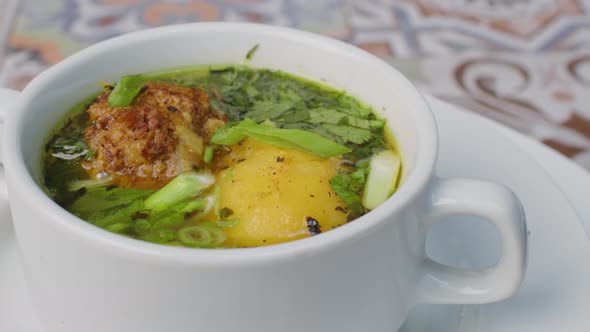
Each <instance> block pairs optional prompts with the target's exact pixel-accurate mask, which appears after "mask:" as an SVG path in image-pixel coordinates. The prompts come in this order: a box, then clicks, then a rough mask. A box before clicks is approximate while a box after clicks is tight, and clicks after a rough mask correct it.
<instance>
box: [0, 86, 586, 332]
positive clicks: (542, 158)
mask: <svg viewBox="0 0 590 332" xmlns="http://www.w3.org/2000/svg"><path fill="white" fill-rule="evenodd" d="M427 100H428V102H429V104H430V105H431V107H432V109H433V112H434V114H435V116H436V119H437V123H438V127H439V132H440V134H439V136H440V149H439V150H440V153H439V158H438V160H437V166H436V169H437V171H438V172H439V174H441V175H445V176H459V177H471V178H475V179H482V180H489V181H496V182H499V183H504V184H506V185H507V186H508V187H510V188H511V189H512V190H514V191H515V193H516V194H517V195H518V196H519V197H520V198H521V200H522V202H523V205H524V209H525V211H526V214H527V216H528V218H529V223H528V227H529V229H531V230H533V231H534V232H532V233H531V237H530V241H529V248H530V250H529V265H528V270H527V275H526V277H525V280H524V282H523V285H522V287H521V288H520V290H519V291H518V292H517V293H516V294H515V295H514V296H513V297H511V298H510V299H507V300H504V301H500V302H498V303H496V304H491V305H477V304H475V305H440V304H436V305H425V304H422V305H418V306H417V307H416V308H415V309H413V310H412V311H411V313H410V316H409V318H408V319H407V321H406V323H405V324H404V326H403V328H402V332H512V331H514V332H554V331H572V332H585V331H589V330H590V315H588V314H587V294H590V284H589V283H588V282H587V281H588V280H590V237H589V238H587V237H585V236H584V232H583V230H582V226H581V225H580V222H582V224H583V225H584V226H585V227H589V226H590V218H583V216H590V206H588V204H586V203H585V202H584V200H583V199H582V200H579V199H578V198H579V197H582V198H583V197H584V195H585V193H586V192H587V190H588V188H589V187H590V174H588V173H586V172H584V171H583V170H580V169H579V167H577V166H576V165H574V164H573V163H572V162H571V161H569V160H567V159H565V158H563V157H561V156H560V155H558V154H556V153H554V152H553V151H552V150H550V149H548V148H546V147H544V146H542V145H540V144H538V143H537V142H536V141H533V140H531V139H528V138H526V137H525V136H522V135H520V134H518V133H516V132H513V131H511V130H509V129H506V128H505V127H501V126H499V125H497V124H495V123H493V122H491V121H487V120H485V119H483V118H481V117H479V116H474V115H473V114H471V113H467V112H464V111H461V110H459V109H457V108H456V107H455V106H452V105H449V104H446V103H443V102H441V101H439V100H437V99H434V98H432V97H430V98H427ZM456 123H461V124H464V125H462V126H459V127H457V126H455V124H456ZM473 132H476V133H477V135H475V136H473V138H472V139H470V140H465V137H469V136H471V135H473ZM481 146H486V148H487V149H488V151H491V153H490V156H489V157H488V158H487V159H486V158H481V157H479V156H478V155H479V154H477V153H475V152H477V151H479V150H480V149H481ZM519 147H520V148H519ZM460 155H467V157H464V158H463V159H462V161H463V162H462V163H461V164H458V163H456V162H455V160H456V158H457V156H460ZM497 155H502V156H503V157H502V158H501V160H499V158H496V156H497ZM535 160H536V161H537V163H536V162H535ZM548 166H549V167H548ZM514 168H520V169H526V170H527V172H526V176H514V173H513V172H512V171H511V169H514ZM545 168H546V169H547V170H548V171H550V172H545V171H544V170H543V169H545ZM563 174H567V175H568V176H562V175H563ZM570 176H571V177H572V179H571V181H570ZM561 191H563V193H564V194H563V195H562V194H561ZM568 201H569V202H568ZM580 202H581V203H580ZM569 203H572V204H571V205H572V206H570V204H569ZM572 207H573V209H572ZM574 210H575V211H574ZM576 212H577V213H576ZM576 214H577V215H579V216H580V217H581V218H577V217H576ZM465 219H466V218H462V219H455V218H453V219H452V220H450V221H447V222H446V223H444V224H439V225H438V226H442V227H438V226H437V227H435V228H434V229H433V230H432V232H433V233H432V234H431V235H430V239H429V241H427V250H428V252H429V253H430V255H431V256H434V257H436V258H437V259H440V260H442V261H446V262H448V263H451V264H455V265H457V266H463V267H469V266H471V267H476V266H485V265H488V264H490V263H491V262H493V261H494V260H495V259H496V258H497V257H498V255H499V254H500V248H499V245H498V243H497V240H498V239H497V236H496V235H495V234H494V232H493V231H492V232H490V226H489V225H487V224H485V223H483V222H481V221H476V220H472V219H467V220H465ZM556 220H559V222H555V221H556ZM466 226H468V227H466ZM491 228H493V227H491ZM449 234H451V235H452V236H451V237H449ZM554 238H557V239H559V241H558V242H559V244H560V245H555V243H556V241H555V240H554ZM564 257H567V259H563V258H564ZM556 290H558V291H556ZM0 294H2V296H0V331H10V332H43V331H42V329H41V327H40V326H39V322H38V321H37V319H36V316H35V315H34V313H33V309H32V307H31V304H30V302H29V299H28V295H27V293H26V286H25V283H24V280H23V272H22V268H21V262H20V258H19V256H18V252H17V248H16V241H15V239H14V234H13V230H12V223H11V222H10V215H9V211H8V208H7V205H6V204H2V203H0ZM368 331H369V330H368ZM130 332H133V331H130ZM261 332H267V331H261ZM369 332H371V331H369Z"/></svg>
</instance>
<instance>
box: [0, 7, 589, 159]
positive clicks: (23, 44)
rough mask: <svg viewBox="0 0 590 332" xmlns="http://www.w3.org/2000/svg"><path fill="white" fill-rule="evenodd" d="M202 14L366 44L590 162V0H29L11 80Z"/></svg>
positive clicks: (7, 69)
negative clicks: (102, 42) (105, 41)
mask: <svg viewBox="0 0 590 332" xmlns="http://www.w3.org/2000/svg"><path fill="white" fill-rule="evenodd" d="M1 17H2V16H0V19H2V18H1ZM195 21H247V22H260V23H266V24H273V25H283V26H292V27H296V28H299V29H304V30H308V31H313V32H317V33H321V34H325V35H329V36H332V37H335V38H338V39H341V40H344V41H347V42H350V43H353V44H356V45H357V46H359V47H361V48H363V49H365V50H367V51H369V52H372V53H374V54H376V55H378V56H380V57H382V58H383V59H385V60H386V61H389V62H390V63H392V64H393V65H394V66H396V67H398V68H399V69H400V70H402V71H403V72H405V73H406V74H407V75H408V76H409V77H410V78H411V79H413V80H414V82H416V84H417V85H418V86H419V87H420V88H421V89H423V90H424V91H426V92H429V93H432V94H434V95H437V96H439V97H441V98H444V99H446V100H448V101H451V102H453V103H457V104H460V105H463V106H465V107H466V108H468V109H471V110H473V111H475V112H478V113H480V114H483V115H484V116H487V117H489V118H492V119H494V120H496V121H500V122H502V123H504V124H506V125H508V126H510V127H513V128H515V129H517V130H519V131H520V132H523V133H525V134H527V135H530V136H531V137H534V138H535V139H538V140H540V141H542V142H544V143H545V144H547V145H549V146H551V147H553V148H555V149H557V150H558V151H560V152H562V153H563V154H565V155H566V156H568V157H571V158H573V159H574V160H575V161H577V162H578V163H579V164H581V165H582V166H584V167H586V168H587V169H590V106H589V105H590V99H589V98H590V94H588V91H590V0H316V1H306V0H27V1H26V2H24V4H23V6H22V8H21V11H20V12H19V13H18V16H17V21H16V24H15V25H14V27H13V29H12V32H11V33H10V34H9V35H8V36H7V45H6V49H5V54H6V56H5V57H4V61H3V67H2V70H1V71H0V85H5V86H9V87H13V88H17V89H20V88H22V87H24V86H25V85H26V84H27V82H29V81H30V80H31V79H32V78H33V77H34V76H35V75H37V74H38V73H39V72H41V71H42V70H44V69H45V68H47V67H48V66H50V65H52V64H54V63H56V62H58V61H60V60H61V59H63V58H64V57H66V56H68V55H69V54H72V53H73V52H75V51H77V50H79V49H81V48H84V47H86V46H88V45H90V44H92V43H95V42H97V41H100V40H103V39H106V38H109V37H113V36H116V35H119V34H121V33H124V32H128V31H134V30H139V29H145V28H149V27H153V26H160V25H167V24H175V23H182V22H195ZM0 40H1V38H0Z"/></svg>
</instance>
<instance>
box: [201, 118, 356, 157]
mask: <svg viewBox="0 0 590 332" xmlns="http://www.w3.org/2000/svg"><path fill="white" fill-rule="evenodd" d="M246 136H249V137H252V138H254V139H255V140H258V141H260V142H263V143H266V144H271V145H275V146H278V147H282V148H286V149H294V150H299V151H304V152H308V153H313V154H316V155H318V156H320V157H322V158H328V157H332V156H338V155H341V154H344V153H348V152H350V151H351V150H350V149H349V148H347V147H346V146H344V145H341V144H338V143H336V142H334V141H332V140H329V139H327V138H325V137H322V136H320V135H318V134H314V133H311V132H309V131H305V130H300V129H281V128H276V127H273V126H270V125H265V124H257V123H256V122H254V121H253V120H250V119H246V120H244V121H242V122H240V123H238V124H237V125H230V126H225V127H222V128H220V130H218V131H217V132H216V133H215V134H214V135H213V137H211V142H212V143H215V144H219V145H234V144H237V143H238V142H240V141H241V140H243V139H244V138H246Z"/></svg>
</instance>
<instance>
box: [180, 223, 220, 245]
mask: <svg viewBox="0 0 590 332" xmlns="http://www.w3.org/2000/svg"><path fill="white" fill-rule="evenodd" d="M176 235H177V236H178V240H179V241H180V242H182V243H183V244H184V245H186V246H189V247H206V246H210V245H211V241H212V238H211V233H210V232H209V228H205V227H201V226H189V227H184V228H182V229H180V230H179V231H178V232H177V234H176Z"/></svg>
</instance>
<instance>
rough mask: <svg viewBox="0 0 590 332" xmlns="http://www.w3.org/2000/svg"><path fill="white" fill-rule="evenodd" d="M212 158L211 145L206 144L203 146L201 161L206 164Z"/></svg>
mask: <svg viewBox="0 0 590 332" xmlns="http://www.w3.org/2000/svg"><path fill="white" fill-rule="evenodd" d="M212 160H213V147H212V146H207V147H206V148H205V153H204V155H203V161H204V162H205V163H207V164H208V163H210V162H211V161H212Z"/></svg>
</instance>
